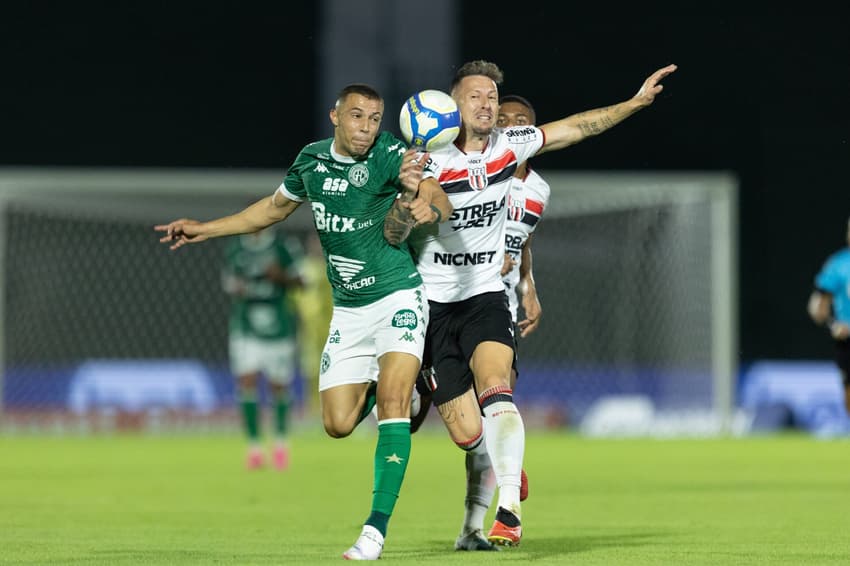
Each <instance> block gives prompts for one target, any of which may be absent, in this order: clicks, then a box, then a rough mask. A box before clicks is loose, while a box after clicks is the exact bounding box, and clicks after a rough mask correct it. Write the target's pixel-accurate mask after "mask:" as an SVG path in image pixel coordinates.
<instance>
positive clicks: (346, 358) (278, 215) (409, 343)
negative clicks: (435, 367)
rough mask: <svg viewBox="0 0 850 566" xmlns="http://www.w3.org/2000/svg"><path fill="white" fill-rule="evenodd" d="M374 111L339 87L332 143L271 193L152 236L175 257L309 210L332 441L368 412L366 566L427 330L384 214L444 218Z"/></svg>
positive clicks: (397, 483)
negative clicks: (324, 302) (329, 301)
mask: <svg viewBox="0 0 850 566" xmlns="http://www.w3.org/2000/svg"><path fill="white" fill-rule="evenodd" d="M383 112H384V103H383V100H382V99H381V97H380V95H379V94H378V93H377V92H376V91H375V90H374V89H373V88H371V87H369V86H367V85H361V84H355V85H349V86H347V87H345V88H344V89H343V90H342V91H341V92H340V95H339V98H338V99H337V101H336V105H335V106H334V108H333V109H331V111H330V120H331V122H332V123H333V125H334V137H333V138H332V139H327V140H322V141H319V142H316V143H312V144H309V145H307V146H306V147H304V149H303V150H302V151H301V153H300V154H299V155H298V157H297V158H296V160H295V162H294V163H293V165H292V167H291V168H290V170H289V172H288V174H287V176H286V178H285V179H284V182H283V183H282V184H281V186H280V187H279V188H278V189H277V190H276V191H275V192H274V194H272V195H271V196H269V197H266V198H264V199H261V200H259V201H257V202H256V203H254V204H252V205H251V206H249V207H247V208H246V209H244V210H242V211H241V212H238V213H236V214H233V215H230V216H226V217H223V218H218V219H216V220H211V221H208V222H198V221H196V220H189V219H185V218H183V219H179V220H175V221H173V222H170V223H168V224H162V225H158V226H155V227H154V229H155V230H157V231H160V232H164V233H165V234H164V235H163V236H162V237H161V238H160V241H161V242H168V243H170V244H171V246H170V247H171V249H177V248H180V247H182V246H183V245H185V244H189V243H195V242H201V241H204V240H207V239H209V238H213V237H219V236H227V235H232V234H241V233H247V232H256V231H257V230H260V229H262V228H264V227H266V226H270V225H271V224H274V223H275V222H279V221H282V220H284V219H286V218H287V217H288V216H289V215H290V214H291V213H292V212H293V211H294V210H295V209H296V208H297V207H298V206H299V205H300V204H301V203H302V202H304V201H306V200H309V201H310V206H311V208H312V211H313V220H314V225H315V227H316V231H317V232H318V234H319V237H320V239H321V243H322V248H323V251H324V254H325V258H326V259H327V263H328V269H327V274H328V279H329V280H330V282H331V284H332V288H333V296H334V313H333V316H332V320H331V326H330V329H329V335H328V340H327V343H326V345H325V351H324V352H323V353H322V361H321V369H320V376H319V389H320V395H321V401H322V421H323V424H324V427H325V431H326V432H327V433H328V435H330V436H332V437H334V438H342V437H344V436H347V435H349V434H350V433H351V432H352V431H353V430H354V428H355V427H356V426H357V424H358V423H359V422H360V421H361V420H362V419H363V418H364V417H366V416H367V415H368V414H369V413H370V412H371V409H372V407H373V406H374V405H375V403H377V412H378V442H377V447H376V449H375V468H374V474H375V479H374V486H373V487H374V489H373V491H372V494H373V495H372V510H371V513H370V515H369V517H368V518H367V519H366V522H365V524H364V526H363V529H362V531H361V533H360V536H359V537H358V539H357V541H356V542H355V544H354V546H352V547H351V548H349V549H348V550H347V551H346V552H345V553H344V556H345V558H348V559H353V560H375V559H377V558H379V557H380V555H381V552H382V549H383V544H384V537H385V536H386V531H387V524H388V522H389V518H390V515H391V514H392V511H393V508H394V506H395V501H396V499H397V498H398V493H399V490H400V488H401V483H402V480H403V479H404V474H405V471H406V469H407V461H408V458H409V457H410V400H411V396H412V391H413V385H414V382H415V380H416V375H417V372H418V370H419V366H420V363H421V360H422V351H423V346H424V340H425V328H426V327H427V324H428V302H427V299H426V298H425V296H424V292H423V288H422V284H421V279H420V277H419V274H418V272H417V270H416V267H415V265H414V262H413V260H412V259H411V256H410V251H409V249H408V248H407V245H406V244H400V245H398V246H394V245H391V244H389V243H388V242H387V240H386V239H385V236H384V219H385V217H387V216H388V213H389V211H390V210H391V209H392V210H393V211H394V214H396V213H397V212H398V211H399V210H400V211H402V212H403V213H404V214H406V215H407V216H409V217H410V218H411V219H412V221H413V222H415V223H418V224H426V223H433V222H437V221H439V220H440V219H446V218H448V217H449V216H450V215H451V212H452V207H451V204H450V203H449V200H448V197H447V196H446V194H445V192H443V190H442V188H440V187H439V185H438V184H437V183H433V184H430V185H428V186H426V187H422V188H420V187H419V183H420V181H421V179H422V170H423V167H424V164H425V162H426V159H420V158H419V156H418V154H417V152H416V151H414V150H407V148H406V146H405V145H404V144H403V143H402V142H401V141H399V140H398V139H396V138H394V137H393V136H391V135H389V134H387V133H383V134H380V135H379V129H380V125H381V118H382V117H383ZM400 224H401V225H403V224H404V223H403V222H402V223H400Z"/></svg>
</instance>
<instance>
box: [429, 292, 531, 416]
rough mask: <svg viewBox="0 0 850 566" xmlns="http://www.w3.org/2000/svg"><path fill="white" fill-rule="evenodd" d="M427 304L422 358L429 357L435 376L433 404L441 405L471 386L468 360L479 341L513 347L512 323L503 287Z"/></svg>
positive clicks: (471, 379)
mask: <svg viewBox="0 0 850 566" xmlns="http://www.w3.org/2000/svg"><path fill="white" fill-rule="evenodd" d="M428 304H429V306H430V314H429V322H428V334H427V339H426V343H425V350H426V360H430V362H431V364H432V365H433V367H434V371H435V373H436V376H437V390H436V391H434V397H433V399H434V404H435V405H442V404H443V403H446V402H448V401H451V400H452V399H455V398H457V397H460V396H461V395H463V394H464V393H466V392H467V390H469V388H470V387H472V386H473V378H472V371H471V370H470V369H469V360H470V359H471V358H472V353H473V352H474V351H475V348H476V347H477V346H478V345H479V344H480V343H482V342H499V343H502V344H504V345H505V346H508V347H509V348H511V349H512V350H514V347H515V342H514V335H513V334H514V325H513V320H512V319H511V312H510V310H509V309H508V297H507V295H505V293H504V292H503V291H496V292H492V293H482V294H481V295H475V296H474V297H470V298H469V299H466V300H464V301H458V302H456V303H437V302H434V301H428ZM514 352H516V350H514ZM514 363H516V354H515V355H514Z"/></svg>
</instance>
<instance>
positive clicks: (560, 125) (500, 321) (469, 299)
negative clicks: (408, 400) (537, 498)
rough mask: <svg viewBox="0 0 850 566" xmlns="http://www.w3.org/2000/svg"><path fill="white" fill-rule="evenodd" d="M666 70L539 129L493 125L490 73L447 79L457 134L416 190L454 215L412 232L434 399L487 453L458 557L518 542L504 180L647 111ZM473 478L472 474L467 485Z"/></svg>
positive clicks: (479, 65) (494, 89) (481, 67)
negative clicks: (493, 491)
mask: <svg viewBox="0 0 850 566" xmlns="http://www.w3.org/2000/svg"><path fill="white" fill-rule="evenodd" d="M675 70H676V66H675V65H669V66H667V67H664V68H662V69H659V70H657V71H656V72H655V73H653V74H652V75H651V76H650V77H649V78H647V79H646V80H645V81H644V83H643V85H642V86H641V88H640V90H639V91H638V93H637V94H635V95H634V96H633V97H632V98H630V99H628V100H626V101H624V102H621V103H619V104H615V105H612V106H608V107H605V108H598V109H595V110H589V111H586V112H582V113H580V114H574V115H571V116H568V117H566V118H564V119H562V120H558V121H556V122H551V123H548V124H544V125H543V126H541V127H540V128H537V127H534V126H531V125H527V126H518V127H514V128H507V129H504V130H502V129H497V128H496V127H495V126H496V121H497V113H498V109H499V91H498V85H499V84H501V82H502V78H503V75H502V71H501V70H500V69H499V67H498V66H497V65H495V64H494V63H491V62H488V61H472V62H469V63H466V64H464V65H463V66H462V67H461V68H460V69H458V71H457V73H456V74H455V78H454V80H453V82H452V88H451V94H452V97H453V98H454V99H455V100H456V101H457V103H458V107H459V109H460V112H461V118H462V122H463V123H462V126H461V132H460V135H459V136H458V139H457V140H456V141H455V144H454V145H451V146H449V147H447V148H445V149H441V150H439V151H435V152H433V153H432V154H431V160H430V161H429V163H428V166H427V168H426V173H425V175H426V177H425V178H424V179H423V181H422V183H421V184H420V190H421V187H424V186H428V185H429V184H439V185H441V186H442V188H443V190H444V191H445V192H446V193H447V194H448V195H449V198H450V199H451V203H452V206H453V207H454V213H453V215H452V217H451V219H450V222H449V223H447V224H446V225H441V226H433V227H432V226H425V227H422V228H420V229H418V230H415V231H414V233H413V237H412V238H411V241H412V245H413V247H414V250H415V251H416V255H417V257H418V262H417V266H418V268H419V272H420V273H421V274H422V279H423V281H424V282H425V288H426V292H427V295H428V299H429V303H430V312H431V322H430V324H429V326H428V341H429V347H428V349H429V352H428V354H430V361H431V363H432V364H433V368H434V371H435V373H436V377H437V380H438V381H439V384H438V386H437V387H436V390H435V391H434V392H433V400H434V404H435V405H436V406H437V410H438V411H439V413H440V416H441V417H442V419H443V422H444V423H445V425H446V427H447V429H448V431H449V435H450V436H451V438H452V440H453V441H454V442H455V443H456V444H457V446H458V447H460V448H461V449H463V450H464V451H466V452H467V453H471V454H481V453H485V452H486V453H487V454H489V458H490V460H491V462H492V468H493V470H494V473H495V476H496V480H497V484H498V487H499V497H498V508H497V511H496V518H495V521H494V523H493V526H492V528H491V529H490V531H489V533H488V535H487V538H486V539H485V538H484V537H483V535H482V533H481V531H480V527H478V524H479V520H478V517H477V516H470V513H469V508H467V517H466V518H465V520H464V526H463V527H462V532H461V535H460V536H459V537H458V539H457V540H456V541H455V548H456V549H458V550H488V549H490V548H491V546H492V544H493V543H495V544H503V545H518V544H519V543H520V540H521V538H522V526H521V505H520V490H521V483H522V480H521V476H522V460H523V454H524V452H525V428H524V425H523V421H522V417H521V415H520V412H519V410H518V409H517V407H516V405H515V404H514V402H513V389H512V387H511V370H512V366H513V365H514V362H515V352H514V346H515V344H514V330H513V321H512V318H511V314H510V310H509V308H508V304H507V296H506V294H505V289H504V284H503V282H502V279H501V269H502V266H503V263H504V253H505V242H504V226H505V221H506V211H505V206H506V202H507V197H508V192H509V190H510V185H511V179H512V178H513V175H514V174H515V173H516V169H517V166H518V165H519V164H521V163H523V162H525V161H527V160H528V159H529V158H530V157H532V156H534V155H537V154H539V153H543V152H545V151H552V150H556V149H562V148H565V147H568V146H570V145H573V144H575V143H578V142H580V141H582V140H584V139H586V138H588V137H590V136H594V135H597V134H601V133H602V132H604V131H606V130H608V129H610V128H612V127H613V126H615V125H617V124H619V123H620V122H622V121H623V120H625V119H626V118H628V117H629V116H631V115H632V114H634V113H635V112H637V111H639V110H641V109H642V108H644V107H646V106H649V105H650V104H652V102H653V101H654V100H655V96H656V95H657V94H658V93H659V92H661V90H662V88H663V87H662V86H661V85H660V84H659V82H660V81H661V80H662V79H663V78H664V77H666V76H667V75H669V74H670V73H672V72H674V71H675ZM482 413H483V419H482V416H481V415H482ZM482 421H483V422H482ZM474 481H477V480H476V479H475V478H470V484H471V483H472V482H474ZM469 495H470V494H469V493H468V494H467V496H468V497H469ZM483 499H484V498H482V500H483ZM488 503H489V501H488Z"/></svg>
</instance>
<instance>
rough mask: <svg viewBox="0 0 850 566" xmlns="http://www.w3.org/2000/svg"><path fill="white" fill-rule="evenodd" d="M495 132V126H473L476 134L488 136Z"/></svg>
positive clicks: (473, 132)
mask: <svg viewBox="0 0 850 566" xmlns="http://www.w3.org/2000/svg"><path fill="white" fill-rule="evenodd" d="M492 132H493V126H490V127H488V128H482V127H480V126H472V134H473V135H475V136H481V137H487V136H489V135H490V134H491V133H492Z"/></svg>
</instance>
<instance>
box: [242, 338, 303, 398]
mask: <svg viewBox="0 0 850 566" xmlns="http://www.w3.org/2000/svg"><path fill="white" fill-rule="evenodd" d="M295 353H296V350H295V339H294V338H282V339H277V340H262V339H259V338H255V337H253V336H245V335H242V334H233V335H231V336H230V371H231V372H233V375H235V376H237V377H238V376H240V375H244V374H248V373H254V372H261V373H262V374H263V375H265V377H266V379H268V380H269V381H271V382H272V383H277V384H280V385H289V384H290V383H292V380H293V379H294V378H295V364H296V357H295Z"/></svg>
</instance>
